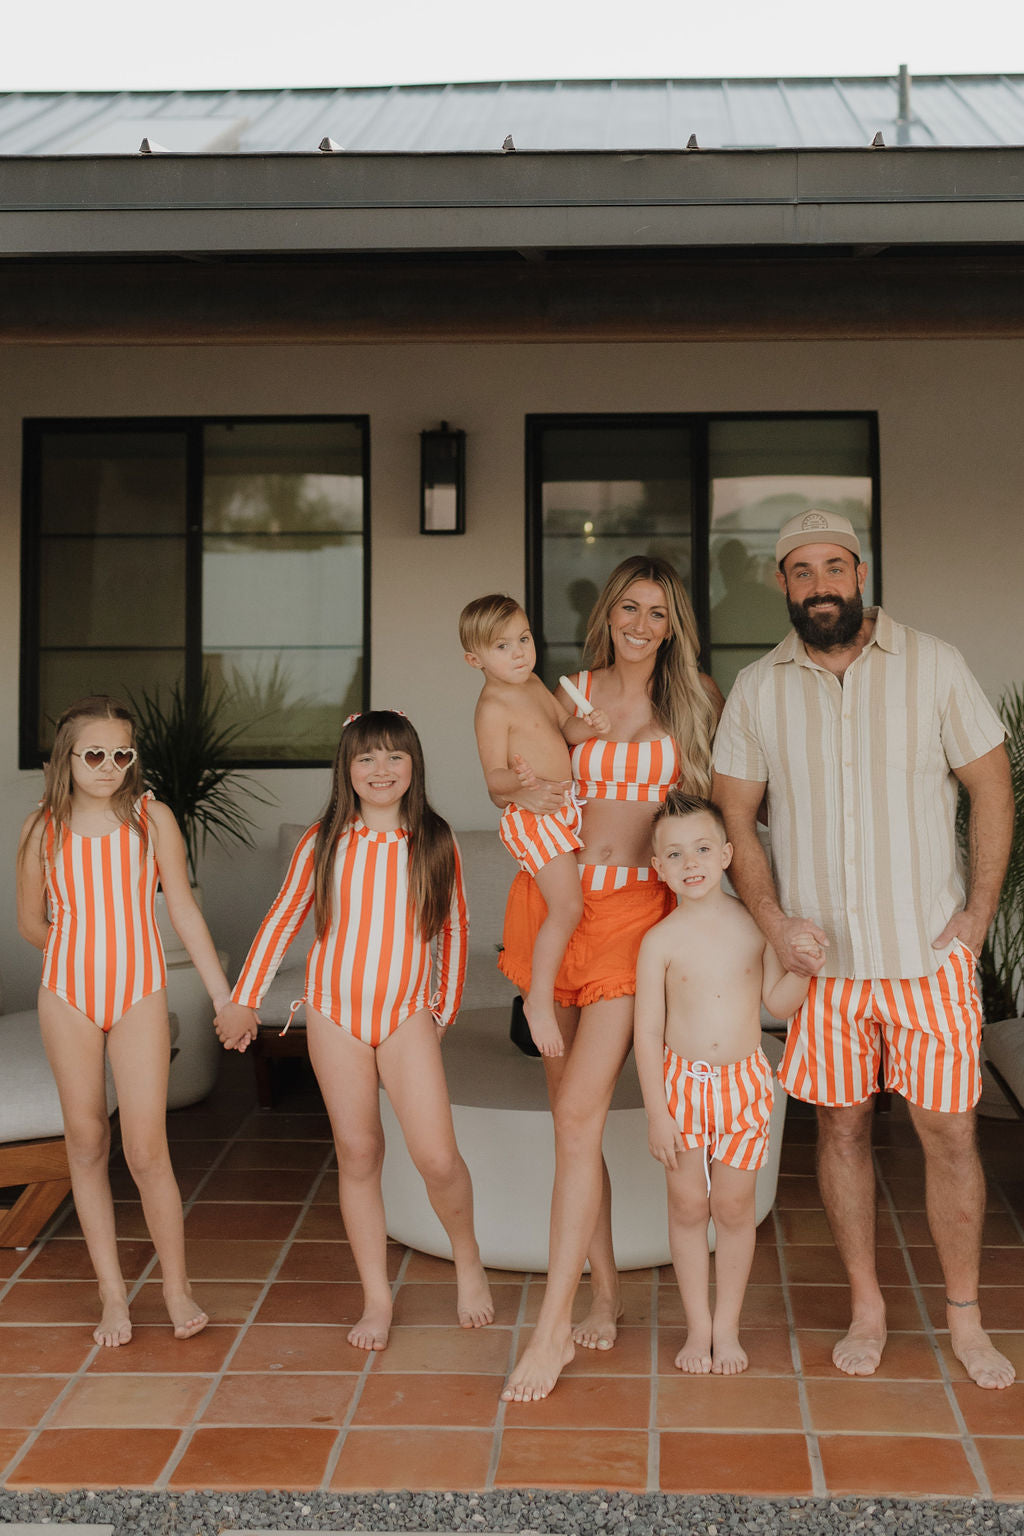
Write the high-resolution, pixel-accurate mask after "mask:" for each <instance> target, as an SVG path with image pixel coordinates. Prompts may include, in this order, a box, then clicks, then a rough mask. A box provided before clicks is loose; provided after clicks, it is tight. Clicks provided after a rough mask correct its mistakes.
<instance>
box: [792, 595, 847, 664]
mask: <svg viewBox="0 0 1024 1536" xmlns="http://www.w3.org/2000/svg"><path fill="white" fill-rule="evenodd" d="M830 601H831V602H833V603H834V604H835V607H828V608H826V609H825V610H824V616H823V617H821V618H818V617H817V616H816V614H815V609H816V607H819V606H820V605H821V602H822V599H821V598H820V597H808V598H805V600H804V601H803V602H802V603H794V602H792V601H791V599H790V598H789V597H788V596H787V598H786V606H787V608H788V609H789V617H790V620H791V622H792V625H793V628H794V629H795V630H796V632H797V634H798V635H799V636H800V639H801V640H802V641H803V642H804V645H809V646H810V648H811V650H812V651H838V650H843V649H844V648H845V647H846V646H848V645H849V644H850V642H851V640H853V639H854V638H855V636H856V635H857V633H858V632H859V630H860V627H861V625H862V624H863V622H864V604H863V602H862V601H861V595H860V593H859V592H858V593H857V595H856V596H855V597H851V598H849V599H848V600H847V599H845V598H842V597H834V598H832V599H831V600H830Z"/></svg>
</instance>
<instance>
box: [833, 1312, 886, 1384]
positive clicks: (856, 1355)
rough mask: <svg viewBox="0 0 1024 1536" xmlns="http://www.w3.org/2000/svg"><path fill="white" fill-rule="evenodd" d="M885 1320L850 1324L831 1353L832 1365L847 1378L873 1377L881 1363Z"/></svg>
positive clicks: (884, 1338) (884, 1337)
mask: <svg viewBox="0 0 1024 1536" xmlns="http://www.w3.org/2000/svg"><path fill="white" fill-rule="evenodd" d="M885 1340H886V1331H885V1320H884V1318H883V1319H882V1320H880V1321H879V1320H876V1321H874V1322H868V1321H867V1320H865V1321H863V1322H856V1321H855V1322H852V1323H851V1324H850V1329H849V1332H848V1333H844V1334H843V1337H842V1338H841V1339H840V1340H839V1341H838V1342H837V1344H836V1346H835V1348H834V1349H833V1351H832V1364H833V1365H835V1366H837V1367H838V1368H839V1370H841V1371H845V1372H846V1374H847V1376H873V1375H874V1374H875V1372H876V1371H877V1370H878V1367H879V1366H880V1365H881V1363H882V1351H883V1349H884V1348H885Z"/></svg>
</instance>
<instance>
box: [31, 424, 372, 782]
mask: <svg viewBox="0 0 1024 1536" xmlns="http://www.w3.org/2000/svg"><path fill="white" fill-rule="evenodd" d="M368 508H369V422H368V419H367V418H366V417H362V416H344V417H342V416H331V417H326V416H324V417H315V418H309V417H304V418H301V419H299V418H282V417H259V418H255V417H244V418H241V417H239V418H226V417H217V418H204V419H202V420H198V419H195V418H180V417H176V418H173V419H171V418H145V419H99V420H95V419H93V420H79V419H75V420H68V419H60V420H30V421H26V422H25V425H24V477H23V538H22V616H23V617H22V650H21V763H22V766H23V767H33V766H36V765H37V764H38V763H39V762H40V761H41V759H42V758H43V757H44V756H45V753H46V752H47V750H48V748H49V746H50V744H51V742H52V738H53V722H54V720H55V719H56V718H57V716H58V715H59V714H60V712H61V710H62V709H63V708H64V707H65V706H66V705H67V704H68V703H69V702H70V701H71V700H73V699H75V698H77V697H80V696H81V695H83V694H87V693H111V694H115V695H117V696H121V697H123V696H124V695H126V694H132V695H134V696H135V697H139V696H141V695H142V694H143V693H144V692H145V693H150V694H152V693H153V692H155V691H156V690H158V689H159V690H163V691H166V690H167V689H168V688H170V687H171V686H173V685H174V684H175V683H180V684H183V685H184V687H185V689H186V691H187V692H196V691H198V689H199V688H200V687H201V685H202V681H203V678H204V676H205V677H207V678H208V679H209V680H210V681H211V682H212V683H213V685H214V688H215V691H216V692H218V693H220V692H221V691H222V690H224V694H225V700H226V714H225V723H234V722H235V721H238V722H243V723H244V725H245V729H244V730H243V732H242V733H241V734H240V736H239V737H238V739H237V754H238V755H237V762H238V764H239V766H277V767H282V766H295V765H300V764H301V765H310V766H312V765H321V764H324V763H329V762H330V761H331V758H332V756H333V753H334V749H335V746H336V744H337V739H338V730H339V727H340V724H341V721H342V720H343V719H344V717H345V715H346V714H348V713H351V712H352V711H353V710H359V709H362V708H363V707H364V704H365V700H366V698H367V697H368V694H369V675H368V674H369V644H368V642H369V603H368V597H369V547H368V542H369V541H368V529H369V517H368Z"/></svg>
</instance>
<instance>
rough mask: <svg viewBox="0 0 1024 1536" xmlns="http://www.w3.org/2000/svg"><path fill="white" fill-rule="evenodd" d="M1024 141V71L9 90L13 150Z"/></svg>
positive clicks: (4, 118)
mask: <svg viewBox="0 0 1024 1536" xmlns="http://www.w3.org/2000/svg"><path fill="white" fill-rule="evenodd" d="M876 133H881V134H882V136H883V139H884V141H885V143H886V145H887V146H891V147H896V146H898V145H909V146H914V147H921V148H924V147H977V148H984V147H999V146H1018V145H1024V75H928V76H919V77H916V78H914V79H913V81H910V80H909V77H904V81H903V91H902V93H901V79H900V77H899V76H892V77H877V78H865V77H858V78H842V77H835V78H821V79H804V78H780V79H761V80H738V79H735V80H734V79H715V80H675V79H665V80H524V81H516V80H507V81H498V82H488V83H480V84H449V85H393V86H359V87H355V86H353V87H342V88H339V89H324V90H309V89H304V90H243V91H146V92H142V91H119V92H115V91H111V92H99V91H97V92H84V91H70V92H53V93H45V92H8V93H0V156H33V155H84V156H95V155H105V154H120V155H124V154H133V153H135V152H137V151H138V149H139V146H140V143H141V141H142V139H143V138H148V139H150V140H152V141H155V143H156V145H157V146H159V147H161V148H164V149H167V150H170V151H172V152H175V153H216V154H225V153H228V154H230V153H233V152H241V153H243V154H264V153H273V152H275V151H291V152H295V151H303V150H310V151H315V149H316V148H317V145H318V144H319V143H320V141H321V139H323V138H324V137H329V138H331V139H333V140H334V141H335V142H336V144H337V145H339V146H340V147H342V148H343V149H346V150H350V151H353V152H355V153H363V154H365V153H381V152H384V153H390V154H412V153H424V152H425V153H433V154H451V153H466V152H480V151H495V150H498V149H500V148H501V146H502V143H503V141H504V140H505V136H506V135H507V134H511V135H512V138H513V140H514V143H515V146H516V148H517V149H520V150H534V151H537V150H541V151H543V150H563V151H564V150H658V149H680V148H682V147H683V146H684V145H685V144H686V143H687V141H688V139H689V138H690V136H691V134H694V135H696V138H697V142H698V143H699V145H700V147H701V148H702V149H770V148H785V149H804V148H818V149H840V148H847V147H849V148H853V147H862V146H865V145H867V144H869V143H870V142H871V140H872V139H873V138H874V136H875V134H876Z"/></svg>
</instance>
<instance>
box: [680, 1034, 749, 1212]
mask: <svg viewBox="0 0 1024 1536" xmlns="http://www.w3.org/2000/svg"><path fill="white" fill-rule="evenodd" d="M664 1070H665V1098H666V1099H667V1101H668V1109H669V1114H670V1115H671V1116H672V1118H673V1119H674V1120H675V1122H676V1125H677V1126H678V1127H679V1135H680V1138H681V1139H682V1143H683V1146H684V1147H685V1148H686V1149H687V1150H690V1151H693V1150H696V1149H697V1148H698V1147H703V1148H704V1171H705V1175H706V1176H708V1187H709V1189H710V1176H709V1174H708V1161H709V1159H710V1161H711V1162H721V1163H725V1164H726V1166H727V1167H729V1168H739V1169H750V1170H751V1171H753V1170H755V1169H757V1168H761V1167H763V1165H764V1161H765V1158H766V1157H767V1155H768V1126H769V1122H770V1120H771V1113H772V1101H773V1098H774V1083H773V1079H772V1069H771V1064H770V1063H769V1061H768V1058H767V1056H766V1055H765V1054H764V1052H763V1051H762V1050H761V1048H760V1047H758V1049H757V1050H756V1051H754V1052H753V1054H752V1055H750V1056H747V1057H745V1058H744V1059H743V1060H742V1061H729V1062H725V1063H723V1064H722V1065H721V1066H710V1065H709V1064H708V1063H707V1062H706V1061H684V1059H683V1058H682V1057H681V1056H677V1055H676V1054H675V1052H674V1051H673V1050H671V1049H670V1048H669V1047H668V1046H667V1045H666V1047H665V1059H664Z"/></svg>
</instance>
